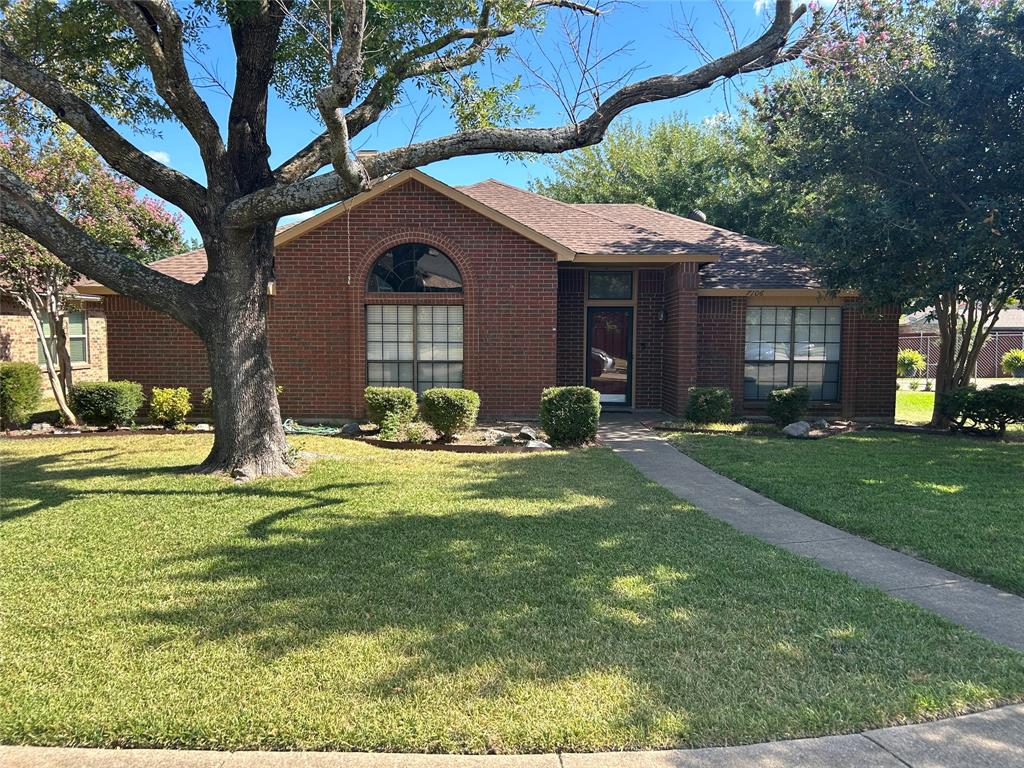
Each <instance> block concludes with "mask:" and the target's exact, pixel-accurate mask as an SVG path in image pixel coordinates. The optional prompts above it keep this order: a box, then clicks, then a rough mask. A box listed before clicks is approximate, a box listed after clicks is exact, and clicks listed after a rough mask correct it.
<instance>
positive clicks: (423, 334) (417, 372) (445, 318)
mask: <svg viewBox="0 0 1024 768" xmlns="http://www.w3.org/2000/svg"><path fill="white" fill-rule="evenodd" d="M462 359H463V309H462V306H461V305H452V306H447V305H440V306H433V305H420V306H416V307H413V306H409V305H401V306H390V305H384V306H380V305H368V306H367V307H366V361H367V362H366V381H367V384H368V385H369V386H402V387H409V388H411V389H414V390H416V391H417V392H418V393H420V394H422V393H423V392H425V391H426V390H428V389H430V388H432V387H461V386H462V383H463V364H462ZM406 361H408V362H406Z"/></svg>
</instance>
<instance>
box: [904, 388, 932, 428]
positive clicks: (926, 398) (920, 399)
mask: <svg viewBox="0 0 1024 768" xmlns="http://www.w3.org/2000/svg"><path fill="white" fill-rule="evenodd" d="M934 403H935V393H934V392H913V391H908V390H905V389H901V390H899V391H898V392H897V393H896V422H897V423H899V424H927V423H928V422H930V421H931V420H932V407H933V405H934Z"/></svg>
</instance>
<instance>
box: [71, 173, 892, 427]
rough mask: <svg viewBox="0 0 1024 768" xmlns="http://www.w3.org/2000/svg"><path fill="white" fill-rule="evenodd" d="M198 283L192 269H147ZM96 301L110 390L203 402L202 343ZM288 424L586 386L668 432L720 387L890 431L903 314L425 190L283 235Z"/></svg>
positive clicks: (587, 221)
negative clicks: (173, 389) (657, 415)
mask: <svg viewBox="0 0 1024 768" xmlns="http://www.w3.org/2000/svg"><path fill="white" fill-rule="evenodd" d="M151 266H152V267H153V268H154V269H157V270H160V271H161V272H165V273H167V274H169V275H173V276H174V277H177V278H179V279H181V280H185V281H189V282H198V281H199V280H200V279H202V276H203V274H204V273H205V269H206V259H205V254H204V253H203V251H201V250H199V251H194V252H191V253H187V254H182V255H179V256H174V257H171V258H168V259H164V260H162V261H159V262H156V263H154V264H152V265H151ZM82 290H89V291H90V292H97V293H105V294H107V295H106V296H105V299H104V308H105V312H106V319H107V333H108V347H109V363H108V367H109V374H110V378H112V379H132V380H135V381H139V382H142V383H143V385H144V386H145V387H146V388H147V389H148V388H150V387H152V386H187V387H189V388H190V389H191V390H192V392H193V395H194V396H195V397H196V398H197V399H198V395H199V393H200V392H201V391H202V389H203V388H204V387H205V386H206V385H207V371H206V357H205V353H204V351H203V347H202V345H201V344H200V342H199V340H198V338H196V337H195V336H194V335H193V334H192V333H191V332H190V331H188V330H186V329H185V328H184V327H183V326H181V325H179V324H178V323H176V322H175V321H174V320H171V319H170V318H168V317H166V316H164V315H162V314H159V313H157V312H155V311H154V310H151V309H149V308H147V307H145V306H143V305H141V304H139V303H138V302H136V301H134V300H132V299H129V298H126V297H123V296H116V295H112V292H111V291H109V290H107V289H105V288H103V287H102V286H98V285H95V284H90V285H86V286H84V287H83V288H82ZM267 300H268V302H269V316H270V321H269V322H270V345H271V353H272V356H273V360H274V367H275V371H276V374H277V380H278V382H279V383H280V384H281V385H282V386H283V387H284V392H283V394H282V396H281V407H282V411H283V412H284V414H285V415H287V416H291V417H295V418H303V419H312V420H315V419H337V418H344V417H351V416H360V415H362V413H363V401H362V390H363V388H364V387H366V386H367V385H368V384H388V385H398V384H401V385H406V386H410V387H413V388H415V389H418V390H420V391H422V390H424V389H426V388H428V387H431V386H445V385H448V386H465V387H469V388H472V389H475V390H477V391H478V392H479V393H480V397H481V401H482V409H481V410H482V413H483V415H484V416H490V417H496V416H516V415H518V416H523V415H530V414H535V413H536V411H537V406H538V399H539V396H540V392H541V390H542V389H543V388H544V387H547V386H551V385H554V384H562V385H565V384H586V385H589V386H592V387H594V388H595V389H597V390H598V391H599V392H601V398H602V401H603V402H604V403H605V406H606V407H607V408H624V409H629V408H631V409H638V410H639V409H663V410H665V411H668V412H670V413H679V412H680V411H681V410H682V409H683V407H684V406H685V403H686V399H687V390H688V387H690V386H694V385H706V386H712V385H713V386H722V387H728V388H729V389H730V390H731V391H732V393H733V397H734V401H735V403H736V408H737V411H738V412H739V413H748V414H749V413H756V412H757V411H758V410H759V409H761V408H763V405H764V400H765V398H766V396H767V394H768V392H769V391H770V390H771V389H775V388H778V387H782V386H786V385H787V384H791V383H792V384H807V385H808V386H809V387H810V388H811V391H812V395H813V397H814V399H815V401H816V402H815V408H816V410H818V411H820V412H823V413H832V414H836V415H840V414H841V415H844V416H856V417H860V418H873V419H880V420H889V421H891V420H892V418H893V414H894V408H895V388H894V383H893V382H894V371H895V357H896V346H897V345H896V339H897V323H898V313H897V312H896V311H895V310H892V311H889V312H886V313H884V314H881V315H879V314H876V313H869V312H866V311H862V310H861V309H859V308H858V306H857V303H856V300H855V297H852V296H838V297H834V296H828V295H826V294H825V292H823V291H822V290H821V288H820V286H819V284H818V283H817V282H816V281H815V278H814V276H813V274H812V273H811V271H810V270H809V269H808V268H807V267H806V265H803V264H801V263H800V262H799V261H797V260H795V259H794V258H793V257H792V256H790V255H788V254H786V253H785V252H784V251H783V250H782V249H780V248H777V247H775V246H772V245H769V244H767V243H764V242H762V241H758V240H754V239H753V238H748V237H745V236H743V235H739V234H736V233H734V232H729V231H727V230H723V229H720V228H717V227H713V226H710V225H708V224H704V223H701V222H698V221H694V220H691V219H687V218H682V217H678V216H674V215H671V214H667V213H663V212H660V211H656V210H653V209H650V208H646V207H644V206H641V205H621V204H608V205H569V204H566V203H561V202H557V201H554V200H551V199H548V198H545V197H542V196H540V195H537V194H534V193H531V192H527V191H525V190H522V189H517V188H515V187H511V186H508V185H506V184H503V183H501V182H498V181H493V180H490V181H484V182H481V183H479V184H473V185H471V186H466V187H457V188H456V187H450V186H447V185H445V184H443V183H441V182H439V181H437V180H436V179H433V178H431V177H429V176H427V175H426V174H424V173H422V172H420V171H405V172H402V173H399V174H396V175H394V176H391V177H388V178H387V179H384V180H382V181H381V182H379V183H378V184H376V185H375V186H374V187H373V188H372V189H370V190H369V191H367V192H364V193H362V194H361V195H359V196H357V197H355V198H353V199H351V200H349V201H347V202H346V203H344V204H339V205H337V206H334V207H332V208H331V209H329V210H326V211H324V212H322V213H320V214H318V215H316V216H314V217H312V218H310V219H307V220H306V221H303V222H301V223H299V224H297V225H292V226H290V227H287V228H283V229H282V230H280V231H279V233H278V235H277V240H276V248H275V279H274V281H273V283H272V284H271V285H270V286H268V299H267Z"/></svg>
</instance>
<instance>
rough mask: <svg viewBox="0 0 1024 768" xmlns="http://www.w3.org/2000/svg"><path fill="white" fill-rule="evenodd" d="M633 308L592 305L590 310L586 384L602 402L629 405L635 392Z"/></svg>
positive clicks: (588, 314)
mask: <svg viewBox="0 0 1024 768" xmlns="http://www.w3.org/2000/svg"><path fill="white" fill-rule="evenodd" d="M632 342H633V310H632V309H631V308H629V307H590V308H589V309H588V310H587V347H588V349H589V353H590V359H589V362H588V365H587V386H588V387H592V388H593V389H596V390H597V391H598V392H600V393H601V402H602V403H607V404H609V405H612V404H617V405H629V404H630V402H631V392H632V370H631V369H632V363H633V360H632V354H633V349H632V347H633V344H632Z"/></svg>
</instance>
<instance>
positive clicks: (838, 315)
mask: <svg viewBox="0 0 1024 768" xmlns="http://www.w3.org/2000/svg"><path fill="white" fill-rule="evenodd" d="M842 326H843V314H842V310H841V309H840V308H839V307H749V308H748V309H747V332H746V347H745V352H744V359H745V365H744V375H743V397H744V399H746V400H766V399H767V398H768V393H769V392H771V391H772V390H773V389H781V388H783V387H792V386H801V385H802V386H805V387H807V389H808V390H810V393H811V399H812V400H832V401H835V400H838V399H839V351H840V336H841V334H842Z"/></svg>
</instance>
